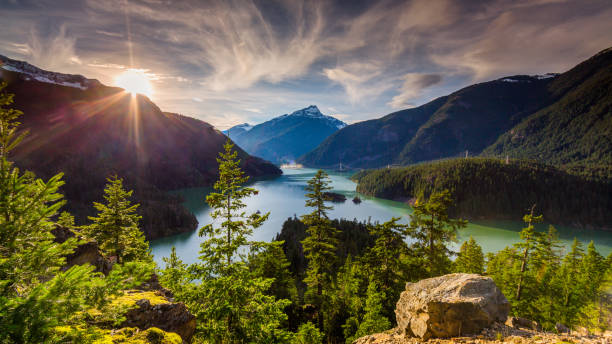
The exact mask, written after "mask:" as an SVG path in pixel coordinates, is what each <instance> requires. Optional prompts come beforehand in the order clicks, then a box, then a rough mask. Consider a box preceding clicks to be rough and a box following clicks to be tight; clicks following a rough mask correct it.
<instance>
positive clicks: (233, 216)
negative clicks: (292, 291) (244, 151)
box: [162, 140, 290, 343]
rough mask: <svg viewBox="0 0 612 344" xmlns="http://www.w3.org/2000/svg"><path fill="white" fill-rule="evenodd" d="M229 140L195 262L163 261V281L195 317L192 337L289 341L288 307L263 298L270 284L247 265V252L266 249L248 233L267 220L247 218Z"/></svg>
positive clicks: (245, 189)
mask: <svg viewBox="0 0 612 344" xmlns="http://www.w3.org/2000/svg"><path fill="white" fill-rule="evenodd" d="M232 148H233V144H232V143H231V142H230V141H229V140H228V141H227V142H226V144H225V145H224V150H223V151H222V152H220V154H219V158H218V159H217V161H218V163H219V179H218V180H217V182H216V183H215V185H214V190H215V192H212V193H210V194H209V195H208V196H207V197H206V201H207V202H208V204H209V206H210V207H211V208H212V209H213V212H212V213H211V217H212V218H213V220H214V221H218V222H220V224H219V225H218V226H215V222H213V223H211V224H208V225H206V226H204V227H202V228H201V229H200V231H199V234H200V236H202V237H204V238H205V240H204V241H203V242H202V243H201V245H200V246H201V250H200V261H199V263H196V264H193V265H191V266H189V267H187V268H186V270H187V272H186V274H187V275H185V273H184V269H185V268H184V266H183V264H182V262H180V260H179V259H178V258H177V257H176V254H173V255H171V257H170V258H169V259H168V260H167V261H166V262H167V265H166V270H164V271H163V273H162V281H163V282H164V283H166V284H165V285H166V286H167V287H170V288H171V290H178V291H179V293H178V294H177V298H178V299H179V300H181V301H183V302H185V303H186V305H187V307H188V308H189V310H190V311H191V312H192V313H193V314H194V315H195V316H196V318H197V331H196V337H197V338H198V339H199V340H202V341H205V342H211V343H244V342H249V343H260V342H261V343H277V342H278V343H281V342H287V341H288V340H289V339H290V334H289V333H288V332H287V331H285V330H283V329H282V328H281V327H282V324H283V323H284V322H285V321H286V320H287V316H286V315H285V314H284V313H283V309H284V308H285V307H287V306H288V305H289V304H290V302H289V301H287V300H277V299H276V298H275V297H274V296H271V295H267V294H266V293H267V292H268V291H269V290H270V287H271V286H272V284H273V282H274V279H271V278H263V277H259V276H256V274H255V273H253V272H251V271H250V269H249V266H248V263H249V262H248V257H249V256H250V255H252V252H251V248H252V247H265V246H266V245H267V244H265V243H260V242H250V241H249V240H248V238H249V236H250V235H251V234H252V233H253V230H254V229H256V228H258V227H259V226H261V224H262V223H263V222H264V221H265V220H266V219H267V218H268V215H269V214H268V213H266V214H263V215H262V214H259V213H258V212H257V213H253V214H246V212H245V211H244V210H243V208H244V207H245V206H246V205H245V204H244V199H245V198H247V197H249V196H251V195H254V194H256V193H257V191H256V190H255V189H253V188H248V187H243V186H242V185H243V184H244V183H246V182H247V180H248V177H247V176H245V175H244V172H243V171H242V170H241V169H240V160H239V159H238V158H237V154H238V153H237V152H236V151H232Z"/></svg>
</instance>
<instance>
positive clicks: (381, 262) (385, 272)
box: [363, 217, 412, 318]
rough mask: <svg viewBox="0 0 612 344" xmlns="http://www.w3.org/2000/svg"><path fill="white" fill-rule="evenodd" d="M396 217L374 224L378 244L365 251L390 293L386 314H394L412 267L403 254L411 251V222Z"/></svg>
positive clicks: (372, 230) (375, 276) (367, 263)
mask: <svg viewBox="0 0 612 344" xmlns="http://www.w3.org/2000/svg"><path fill="white" fill-rule="evenodd" d="M397 221H399V218H397V217H394V218H392V219H391V220H389V221H387V222H385V223H382V224H381V223H376V224H373V225H370V227H369V232H370V235H372V236H373V237H374V238H375V241H374V245H373V246H372V247H370V248H369V249H368V250H367V251H366V253H365V254H364V257H363V261H364V262H365V267H366V269H367V271H368V273H369V274H370V276H371V278H372V279H373V281H374V283H376V285H377V286H379V287H380V290H381V291H382V292H384V293H385V294H386V295H387V299H386V300H384V302H383V305H384V315H385V316H386V317H387V318H390V317H392V316H394V310H395V303H396V301H397V299H398V298H399V294H400V293H401V291H402V290H403V289H404V286H405V284H406V281H408V280H410V279H411V278H410V277H412V276H408V270H409V269H408V267H407V266H406V263H405V260H404V259H402V256H403V255H405V254H406V253H407V252H408V244H406V236H407V226H406V225H402V224H399V223H397Z"/></svg>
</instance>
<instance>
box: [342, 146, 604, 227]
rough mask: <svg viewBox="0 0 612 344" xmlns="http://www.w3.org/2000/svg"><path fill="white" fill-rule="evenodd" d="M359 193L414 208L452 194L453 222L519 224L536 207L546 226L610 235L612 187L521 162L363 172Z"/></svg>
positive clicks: (459, 162) (460, 162)
mask: <svg viewBox="0 0 612 344" xmlns="http://www.w3.org/2000/svg"><path fill="white" fill-rule="evenodd" d="M353 179H354V180H356V181H357V182H358V185H357V191H358V192H360V193H363V194H366V195H371V196H375V197H381V198H387V199H394V200H398V201H405V202H410V203H412V202H414V200H416V199H419V198H420V199H427V198H429V196H430V195H431V193H432V192H437V191H441V190H445V189H447V190H450V191H451V195H452V197H453V205H452V207H451V209H450V214H451V216H456V217H462V218H466V219H469V220H480V219H497V220H499V219H507V220H515V221H518V220H520V219H521V218H522V217H523V215H524V214H527V213H529V210H530V208H531V207H532V206H533V205H535V206H536V213H537V214H543V215H544V219H545V221H547V222H550V223H554V224H559V225H566V226H572V227H578V228H597V229H605V230H612V212H610V209H612V183H611V182H609V181H602V180H597V179H590V178H585V177H584V176H578V175H574V174H571V173H568V172H567V171H564V170H561V169H559V168H557V167H554V166H550V165H545V164H540V163H536V162H534V161H525V160H509V161H508V162H505V161H504V160H501V159H492V158H468V159H465V158H455V159H448V160H443V161H434V162H427V163H422V164H415V165H411V166H407V167H402V168H390V169H386V168H384V169H377V170H364V171H361V172H359V173H357V174H356V175H354V176H353Z"/></svg>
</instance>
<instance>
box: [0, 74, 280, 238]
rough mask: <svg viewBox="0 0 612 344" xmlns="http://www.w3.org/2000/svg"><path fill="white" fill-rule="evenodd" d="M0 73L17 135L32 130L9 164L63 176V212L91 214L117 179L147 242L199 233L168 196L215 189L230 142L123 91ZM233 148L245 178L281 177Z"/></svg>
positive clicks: (39, 173)
mask: <svg viewBox="0 0 612 344" xmlns="http://www.w3.org/2000/svg"><path fill="white" fill-rule="evenodd" d="M9 69H10V68H9ZM0 71H2V75H1V78H2V80H3V81H6V82H7V84H8V86H7V88H6V89H5V91H6V92H8V93H12V94H14V95H15V96H14V101H15V102H14V104H13V105H12V108H15V109H19V110H21V111H23V113H24V114H23V115H22V116H21V117H20V119H19V121H20V122H21V123H22V125H21V127H20V130H23V131H25V130H27V131H29V134H28V135H27V136H26V138H25V139H24V141H23V142H22V143H21V145H20V146H19V147H18V148H17V149H16V150H15V152H14V154H13V156H11V160H13V161H15V163H16V164H17V166H19V167H20V168H22V169H27V170H31V171H33V172H34V173H36V175H37V176H39V177H41V178H49V177H50V176H52V175H54V174H56V173H59V172H64V174H65V177H64V179H65V180H66V182H67V183H66V185H65V186H64V187H63V190H62V193H63V194H64V195H65V197H66V199H67V200H68V204H67V207H66V208H65V209H66V210H69V211H70V212H72V213H73V215H75V216H76V217H77V220H79V221H84V220H85V219H86V217H87V216H91V215H93V211H94V209H93V207H92V202H93V201H99V200H100V198H101V197H102V189H103V187H104V184H105V182H106V178H107V177H109V176H111V175H115V174H116V175H118V176H119V177H121V178H124V180H125V184H126V186H127V187H128V188H131V189H134V198H135V201H136V202H138V203H141V207H140V208H139V209H140V210H139V211H140V214H141V215H142V216H143V221H144V222H143V223H142V227H143V231H144V232H145V234H146V236H147V238H149V239H154V238H158V237H161V236H166V235H171V234H176V233H179V232H185V231H190V230H194V229H195V228H196V225H197V221H196V219H195V217H194V216H193V214H191V213H190V212H189V211H188V210H187V209H186V208H184V206H183V205H182V200H181V199H180V197H178V196H175V195H171V194H169V193H167V191H168V190H173V189H179V188H184V187H192V186H210V185H212V184H213V183H214V181H215V180H216V177H217V173H218V171H217V168H218V163H217V161H216V157H217V155H218V152H219V151H220V150H221V149H222V146H223V144H224V143H225V142H226V141H227V137H226V136H224V135H223V134H222V133H221V132H220V131H218V130H217V129H215V128H214V127H213V126H212V125H210V124H209V123H206V122H203V121H200V120H198V119H195V118H191V117H188V116H183V115H178V114H174V113H170V112H163V111H161V109H160V108H159V107H158V106H157V105H156V104H155V103H153V102H152V101H151V100H150V99H148V98H147V97H145V96H143V95H135V96H131V95H130V94H128V93H127V92H124V91H123V90H122V89H120V88H116V87H108V86H104V85H102V84H99V83H95V82H92V83H90V84H89V85H87V86H88V87H86V88H83V87H75V86H74V85H63V84H61V83H62V82H63V80H66V79H65V78H64V76H65V75H64V74H60V73H57V74H56V75H55V77H54V78H47V79H48V80H46V79H45V80H42V81H41V80H38V79H36V78H33V77H32V75H31V73H22V72H16V71H11V70H8V69H6V68H1V69H0ZM47 75H48V74H47ZM69 76H70V75H69ZM78 77H80V76H78ZM80 78H83V79H79V80H81V81H83V80H89V79H85V78H84V77H80ZM71 80H72V79H71ZM75 80H77V79H75ZM58 82H59V83H58ZM81 85H82V86H83V84H81ZM134 109H137V111H134ZM236 149H237V150H238V153H239V156H240V158H241V160H242V168H243V169H244V170H245V171H246V172H247V174H249V175H251V176H263V175H278V174H280V173H281V171H280V170H279V169H278V168H277V167H275V166H274V165H272V164H270V163H268V162H265V161H263V160H262V159H260V158H257V157H253V156H250V155H248V154H247V153H246V152H244V151H243V150H242V149H240V148H238V147H237V148H236Z"/></svg>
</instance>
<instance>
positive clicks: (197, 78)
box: [0, 0, 612, 129]
mask: <svg viewBox="0 0 612 344" xmlns="http://www.w3.org/2000/svg"><path fill="white" fill-rule="evenodd" d="M0 18H1V19H0V20H1V22H2V30H0V54H2V55H5V56H8V57H10V58H13V59H18V60H25V61H28V62H30V63H32V64H34V65H36V66H38V67H41V68H43V69H48V70H52V71H57V72H63V73H71V74H82V75H84V76H86V77H88V78H94V79H98V80H100V81H101V82H102V83H104V84H107V85H113V83H114V80H115V78H116V76H117V75H119V74H121V73H123V72H125V71H126V70H128V69H136V70H140V71H141V72H142V73H145V74H146V75H147V77H148V78H149V79H150V80H151V82H152V87H153V92H154V93H153V95H152V96H151V98H152V100H153V101H154V102H155V103H156V104H157V105H158V106H160V108H161V109H162V110H164V111H169V112H177V113H181V114H184V115H188V116H192V117H196V118H199V119H202V120H205V121H207V122H209V123H211V124H213V125H215V126H216V127H217V128H219V129H226V128H228V127H230V126H232V125H235V124H239V123H243V122H249V123H251V124H254V123H255V124H256V123H261V122H263V121H265V120H268V119H270V118H272V117H276V116H279V115H282V114H285V113H291V112H293V111H295V110H298V109H301V108H304V107H306V106H308V105H311V104H314V105H317V106H318V107H319V109H320V110H321V111H322V112H323V113H324V114H326V115H332V116H334V117H336V118H338V119H341V120H343V121H345V122H348V123H354V122H358V121H363V120H367V119H372V118H378V117H381V116H383V115H385V114H388V113H391V112H394V111H397V110H401V109H406V108H410V107H415V106H419V105H421V104H424V103H427V102H428V101H431V100H433V99H435V98H436V97H439V96H442V95H446V94H449V93H451V92H453V91H456V90H458V89H460V88H462V87H465V86H467V85H470V84H473V83H477V82H483V81H487V80H493V79H497V78H500V77H503V76H509V75H516V74H544V73H548V72H564V71H566V70H568V69H570V68H571V67H573V66H574V65H576V64H577V63H579V62H581V61H582V60H585V59H587V58H588V57H590V56H592V55H594V54H596V53H597V52H599V51H601V50H603V49H605V48H608V47H611V46H612V1H610V0H597V1H591V0H576V1H564V0H533V1H526V0H514V1H511V0H507V1H497V0H486V1H467V0H461V1H456V0H411V1H393V0H389V1H361V0H346V1H344V0H343V1H316V0H306V1H292V0H279V1H274V0H262V1H249V0H244V1H233V0H219V1H206V0H184V1H179V0H173V1H170V0H31V1H22V0H0Z"/></svg>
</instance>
